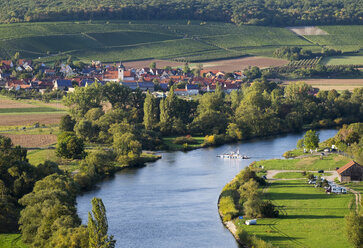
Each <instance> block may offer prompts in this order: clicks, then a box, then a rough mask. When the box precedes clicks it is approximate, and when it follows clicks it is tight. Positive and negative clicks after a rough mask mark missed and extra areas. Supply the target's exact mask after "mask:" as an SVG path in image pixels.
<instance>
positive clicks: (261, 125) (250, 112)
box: [61, 79, 363, 161]
mask: <svg viewBox="0 0 363 248" xmlns="http://www.w3.org/2000/svg"><path fill="white" fill-rule="evenodd" d="M362 97H363V88H360V89H355V90H354V91H353V93H352V92H349V91H343V92H342V93H338V92H337V91H336V90H331V91H320V92H319V93H317V94H316V95H314V92H313V90H312V88H311V86H309V85H307V84H305V83H294V84H290V85H288V86H286V87H281V86H279V85H277V84H275V83H268V82H266V81H264V80H262V79H260V80H257V81H255V82H253V83H252V84H251V86H247V85H244V86H243V87H242V89H241V90H240V91H233V92H232V93H231V94H225V93H224V92H223V91H222V90H221V87H220V86H219V85H217V88H216V91H215V92H212V93H206V94H203V95H202V96H201V97H200V98H199V99H198V100H185V99H181V98H178V97H177V96H176V95H175V94H174V91H173V87H172V89H171V90H170V92H169V93H168V96H167V97H166V98H164V99H161V98H155V97H154V96H153V95H152V94H150V93H147V94H143V93H142V92H141V91H139V90H136V91H131V90H130V89H129V88H127V87H124V86H121V85H120V84H118V83H108V84H106V85H105V86H101V85H98V84H94V85H92V86H91V87H84V88H76V89H75V91H74V93H71V94H68V95H67V96H66V97H65V98H64V102H65V104H66V105H67V106H69V107H70V117H69V119H70V120H71V121H68V123H70V124H71V125H66V126H67V128H61V129H62V130H64V131H68V132H75V134H76V136H78V137H79V138H81V139H83V140H86V141H91V142H96V143H105V144H110V145H113V148H114V151H116V153H117V154H116V155H117V156H118V159H119V160H122V161H123V160H125V159H126V160H127V157H130V156H131V157H134V156H137V155H139V154H140V151H141V149H151V150H153V149H163V147H162V145H163V144H162V142H161V140H162V139H163V137H167V136H181V137H183V136H186V135H189V136H191V135H193V136H203V137H205V145H216V144H218V143H225V142H228V141H235V140H243V139H249V138H253V137H261V136H267V135H273V134H279V133H286V132H292V131H299V130H302V129H303V128H321V127H330V126H337V125H342V124H344V123H351V122H358V121H362V116H363V113H362V111H363V107H362V102H363V100H362ZM105 103H108V105H107V110H106V111H105ZM72 121H73V123H71V122H72ZM185 143H186V144H188V143H189V142H188V140H187V139H186V141H185Z"/></svg>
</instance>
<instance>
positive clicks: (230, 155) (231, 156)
mask: <svg viewBox="0 0 363 248" xmlns="http://www.w3.org/2000/svg"><path fill="white" fill-rule="evenodd" d="M217 157H219V158H228V159H249V157H248V156H246V155H241V154H240V153H239V150H237V152H229V153H223V154H220V155H217Z"/></svg>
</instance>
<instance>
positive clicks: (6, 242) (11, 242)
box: [0, 233, 28, 248]
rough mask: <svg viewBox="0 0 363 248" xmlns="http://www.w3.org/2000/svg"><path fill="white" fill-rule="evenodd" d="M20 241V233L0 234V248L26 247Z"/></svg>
mask: <svg viewBox="0 0 363 248" xmlns="http://www.w3.org/2000/svg"><path fill="white" fill-rule="evenodd" d="M26 247H28V246H26V245H25V244H24V243H23V242H22V241H21V237H20V234H5V233H1V234H0V248H26Z"/></svg>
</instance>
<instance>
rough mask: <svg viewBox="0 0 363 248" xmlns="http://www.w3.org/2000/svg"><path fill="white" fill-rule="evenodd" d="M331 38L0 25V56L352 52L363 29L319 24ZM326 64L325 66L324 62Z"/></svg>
mask: <svg viewBox="0 0 363 248" xmlns="http://www.w3.org/2000/svg"><path fill="white" fill-rule="evenodd" d="M321 28H322V29H324V30H325V31H327V32H328V33H329V35H318V36H304V37H302V36H298V35H296V34H294V33H293V32H290V31H289V30H287V29H286V28H283V27H263V26H253V25H240V26H237V25H235V24H231V23H219V22H207V23H204V22H200V21H192V22H190V23H189V24H188V22H187V21H180V20H179V21H165V22H164V21H151V22H145V21H132V22H129V21H92V22H85V21H83V22H82V21H80V22H42V23H15V24H2V25H0V57H2V58H10V57H11V56H12V55H13V54H14V53H15V52H17V51H18V52H20V56H21V57H28V58H33V59H39V60H40V61H42V62H54V61H55V60H58V59H65V58H67V56H68V55H72V56H73V57H74V59H76V60H82V61H84V62H90V61H91V60H100V61H102V62H115V61H120V60H122V61H131V60H142V59H154V58H155V59H168V60H180V61H191V62H193V61H207V60H214V59H228V58H235V57H241V56H245V55H260V56H270V57H271V56H273V52H274V50H275V49H276V48H278V47H281V46H300V47H303V48H305V49H310V50H313V51H320V50H321V49H322V48H323V47H331V48H336V49H342V50H343V51H350V52H351V51H356V50H359V49H361V48H362V47H363V44H362V40H363V39H362V33H363V31H362V26H323V27H321ZM328 63H329V62H328Z"/></svg>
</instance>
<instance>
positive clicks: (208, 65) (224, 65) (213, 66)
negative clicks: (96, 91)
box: [123, 56, 289, 72]
mask: <svg viewBox="0 0 363 248" xmlns="http://www.w3.org/2000/svg"><path fill="white" fill-rule="evenodd" d="M152 62H155V63H156V66H157V68H164V67H165V66H171V67H177V66H180V67H182V66H183V65H184V63H182V62H175V61H167V60H157V59H150V60H142V61H133V62H125V63H123V65H124V66H125V67H126V68H142V67H149V65H150V64H151V63H152ZM288 63H289V62H288V61H287V60H284V59H275V58H266V57H254V56H251V57H243V58H237V59H224V60H212V61H208V62H201V63H191V67H192V68H193V66H195V65H196V64H202V65H203V68H204V69H210V70H221V71H224V72H233V71H240V70H243V69H246V68H248V67H250V66H258V67H260V68H266V67H273V66H282V65H286V64H288Z"/></svg>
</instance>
